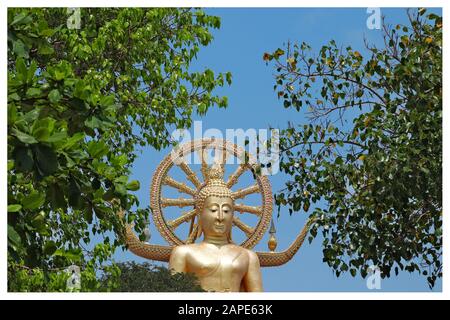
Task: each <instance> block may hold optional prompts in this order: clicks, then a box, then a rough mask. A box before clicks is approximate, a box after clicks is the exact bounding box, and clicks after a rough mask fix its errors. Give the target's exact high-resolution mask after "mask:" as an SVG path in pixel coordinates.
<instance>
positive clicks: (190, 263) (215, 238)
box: [169, 166, 262, 292]
mask: <svg viewBox="0 0 450 320" xmlns="http://www.w3.org/2000/svg"><path fill="white" fill-rule="evenodd" d="M195 200H196V203H195V206H196V210H197V214H198V215H199V229H198V230H199V233H202V232H203V234H204V239H203V241H202V242H200V243H192V244H186V245H180V246H177V247H175V248H174V250H173V251H172V254H171V255H170V260H169V267H170V269H171V270H172V271H173V272H191V273H194V274H195V275H196V276H197V278H198V279H199V280H200V285H201V286H202V288H203V289H205V290H207V291H216V292H229V291H248V292H252V291H262V281H261V270H260V266H259V259H258V256H257V255H256V254H255V253H254V252H253V251H251V250H248V249H245V248H242V247H240V246H238V245H235V244H234V243H232V241H231V228H232V222H233V216H234V201H233V196H232V193H231V190H230V189H228V187H227V186H226V183H225V182H224V181H223V170H222V169H221V167H220V166H216V167H213V168H211V170H210V171H209V173H208V179H207V182H206V183H205V184H204V185H203V186H202V187H201V188H200V190H199V191H198V193H197V195H196V197H195ZM198 237H199V235H197V238H198Z"/></svg>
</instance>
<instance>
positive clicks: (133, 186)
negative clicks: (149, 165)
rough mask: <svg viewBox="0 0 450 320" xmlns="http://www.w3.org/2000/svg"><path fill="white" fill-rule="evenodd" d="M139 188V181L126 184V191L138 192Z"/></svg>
mask: <svg viewBox="0 0 450 320" xmlns="http://www.w3.org/2000/svg"><path fill="white" fill-rule="evenodd" d="M139 188H140V184H139V181H137V180H133V181H130V182H129V183H128V184H127V190H131V191H137V190H139Z"/></svg>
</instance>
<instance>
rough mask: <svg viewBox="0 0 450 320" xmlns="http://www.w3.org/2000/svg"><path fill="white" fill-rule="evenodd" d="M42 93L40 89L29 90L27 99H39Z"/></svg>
mask: <svg viewBox="0 0 450 320" xmlns="http://www.w3.org/2000/svg"><path fill="white" fill-rule="evenodd" d="M41 93H42V91H41V89H39V88H30V89H28V90H27V97H32V98H34V97H39V96H40V95H41Z"/></svg>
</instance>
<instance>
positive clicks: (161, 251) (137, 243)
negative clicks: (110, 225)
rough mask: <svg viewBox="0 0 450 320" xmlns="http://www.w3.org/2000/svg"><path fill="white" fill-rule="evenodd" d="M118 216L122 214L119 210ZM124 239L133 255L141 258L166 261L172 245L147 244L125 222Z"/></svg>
mask: <svg viewBox="0 0 450 320" xmlns="http://www.w3.org/2000/svg"><path fill="white" fill-rule="evenodd" d="M118 215H119V216H120V217H123V216H124V213H123V211H119V212H118ZM125 241H126V243H127V246H128V249H129V250H130V251H131V252H133V253H134V254H135V255H137V256H140V257H142V258H146V259H150V260H157V261H163V262H168V261H169V258H170V253H171V252H172V249H173V247H170V246H161V245H156V244H148V243H145V242H142V241H141V240H139V238H138V237H137V236H136V234H135V233H134V231H133V229H132V228H131V226H130V225H129V224H125Z"/></svg>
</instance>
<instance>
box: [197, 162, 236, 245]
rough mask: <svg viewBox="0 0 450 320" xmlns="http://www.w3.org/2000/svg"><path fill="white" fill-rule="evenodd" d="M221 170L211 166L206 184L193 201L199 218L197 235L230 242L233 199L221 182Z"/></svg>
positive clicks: (220, 167) (219, 167)
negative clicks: (222, 237) (225, 238)
mask: <svg viewBox="0 0 450 320" xmlns="http://www.w3.org/2000/svg"><path fill="white" fill-rule="evenodd" d="M223 174H224V172H223V168H222V166H220V165H213V166H212V167H211V168H210V169H209V172H208V175H207V179H206V182H205V183H204V184H203V185H202V187H200V189H199V191H198V193H197V195H196V197H195V199H196V201H195V207H196V210H197V215H198V216H199V233H198V234H197V237H199V236H200V235H201V233H204V235H205V236H206V237H221V236H226V237H227V239H228V241H229V242H231V229H232V223H233V212H234V209H233V207H234V199H233V195H232V193H231V190H230V189H229V188H228V187H227V185H226V183H225V182H224V181H223Z"/></svg>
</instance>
